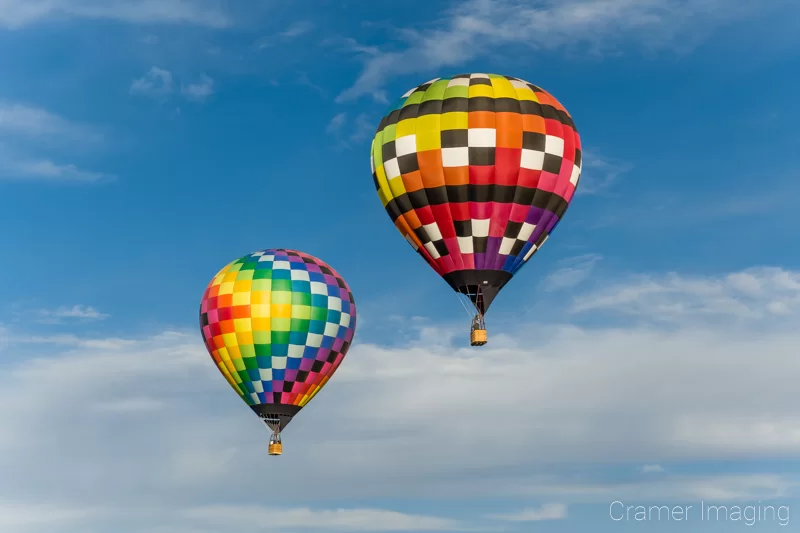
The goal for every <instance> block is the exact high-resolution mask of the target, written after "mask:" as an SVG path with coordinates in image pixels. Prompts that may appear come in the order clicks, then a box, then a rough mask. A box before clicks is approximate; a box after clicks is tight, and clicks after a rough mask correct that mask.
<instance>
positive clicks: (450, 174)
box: [370, 74, 581, 344]
mask: <svg viewBox="0 0 800 533" xmlns="http://www.w3.org/2000/svg"><path fill="white" fill-rule="evenodd" d="M370 162H371V168H372V177H373V180H374V183H375V188H376V189H377V191H378V197H379V198H380V200H381V202H382V203H383V206H384V208H385V209H386V212H387V213H388V214H389V216H390V217H391V219H392V221H393V222H394V224H395V226H396V227H397V229H398V230H399V231H400V233H401V234H402V235H403V237H405V239H406V240H407V241H408V243H409V244H410V245H411V246H412V247H413V248H414V250H416V251H417V253H419V255H421V256H422V258H423V259H424V260H425V261H426V262H427V263H428V264H429V265H430V266H431V268H433V270H434V271H436V273H437V274H439V275H440V276H441V277H443V278H444V280H445V281H446V282H447V283H448V284H449V285H450V286H451V287H452V288H453V289H454V290H455V291H456V292H458V293H462V294H465V295H467V296H468V297H469V299H470V301H471V302H472V304H473V305H474V306H475V308H476V311H477V313H478V314H477V316H476V319H475V321H473V331H474V330H475V329H482V328H483V315H484V314H485V313H486V311H487V310H488V309H489V306H490V305H491V304H492V301H493V300H494V298H495V297H496V296H497V294H498V293H499V292H500V290H501V289H502V288H503V287H504V286H505V285H506V284H507V283H508V282H509V281H510V280H511V278H512V276H514V274H516V273H517V272H518V271H519V270H520V269H521V268H522V267H523V265H525V263H526V262H527V261H528V260H529V259H530V258H531V257H533V255H534V254H535V253H536V252H537V251H538V250H539V249H540V248H541V247H542V245H543V244H544V243H545V241H546V240H547V238H548V236H549V235H550V234H551V233H552V231H553V230H554V229H555V227H556V225H557V224H558V223H559V221H560V220H561V219H562V218H563V217H564V214H565V213H566V211H567V208H568V207H569V204H570V201H571V200H572V197H573V195H574V194H575V189H576V187H577V186H578V180H579V179H580V175H581V142H580V137H579V135H578V132H577V129H576V127H575V123H574V122H573V120H572V117H571V116H570V115H569V113H568V112H567V110H566V109H565V108H564V106H563V105H561V103H559V102H558V100H556V99H555V98H554V97H553V96H552V95H550V94H549V93H547V92H546V91H544V90H543V89H541V88H539V87H537V86H535V85H533V84H531V83H528V82H526V81H523V80H521V79H519V78H514V77H511V76H499V75H495V74H461V75H458V76H453V77H452V78H437V79H434V80H431V81H429V82H427V83H423V84H422V85H420V86H418V87H415V88H414V89H412V90H410V91H408V92H407V93H406V94H404V95H403V97H402V98H401V99H400V100H399V101H398V102H397V104H395V105H394V106H393V107H392V108H391V109H390V110H389V111H388V113H387V114H386V116H385V117H383V119H382V120H381V122H380V125H379V126H378V130H377V132H376V134H375V137H374V139H373V141H372V150H371V154H370ZM484 334H485V330H484ZM473 344H481V342H479V341H478V342H474V343H473ZM483 344H485V341H484V342H483Z"/></svg>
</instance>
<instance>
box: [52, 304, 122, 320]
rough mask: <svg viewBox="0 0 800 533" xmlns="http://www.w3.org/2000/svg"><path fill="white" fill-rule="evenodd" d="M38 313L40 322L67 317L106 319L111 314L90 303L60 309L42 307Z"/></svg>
mask: <svg viewBox="0 0 800 533" xmlns="http://www.w3.org/2000/svg"><path fill="white" fill-rule="evenodd" d="M37 314H38V315H39V316H40V322H49V323H54V322H61V321H63V320H65V319H77V320H105V319H106V318H108V317H109V316H110V315H108V314H106V313H101V312H99V311H98V310H97V309H95V308H94V307H92V306H90V305H73V306H72V307H59V308H58V309H54V310H51V309H40V310H39V311H38V312H37Z"/></svg>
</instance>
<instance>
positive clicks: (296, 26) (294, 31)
mask: <svg viewBox="0 0 800 533" xmlns="http://www.w3.org/2000/svg"><path fill="white" fill-rule="evenodd" d="M313 29H314V23H313V22H310V21H308V20H299V21H297V22H293V23H292V24H290V25H289V27H288V28H286V29H285V30H283V31H282V32H281V35H282V36H283V37H289V38H292V37H299V36H301V35H305V34H306V33H308V32H310V31H311V30H313Z"/></svg>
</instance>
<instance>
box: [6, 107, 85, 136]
mask: <svg viewBox="0 0 800 533" xmlns="http://www.w3.org/2000/svg"><path fill="white" fill-rule="evenodd" d="M0 134H10V135H13V136H20V135H21V136H26V137H33V138H42V137H58V138H59V140H64V139H65V138H66V139H73V140H80V141H92V140H98V139H100V138H101V136H100V135H97V134H96V133H94V132H92V131H90V130H89V129H88V128H86V127H84V126H80V125H78V124H75V123H73V122H71V121H69V120H67V119H65V118H63V117H60V116H58V115H54V114H53V113H50V112H49V111H47V110H45V109H42V108H39V107H32V106H29V105H25V104H21V103H18V102H16V103H15V102H0Z"/></svg>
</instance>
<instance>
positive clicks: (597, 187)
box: [576, 151, 633, 194]
mask: <svg viewBox="0 0 800 533" xmlns="http://www.w3.org/2000/svg"><path fill="white" fill-rule="evenodd" d="M581 165H582V168H581V181H580V183H579V184H578V188H577V189H576V194H602V193H603V192H605V191H607V190H608V188H609V187H611V185H612V184H614V183H615V182H616V181H617V179H618V178H619V177H620V176H621V175H623V174H625V173H627V172H629V171H630V170H631V169H632V168H633V165H632V164H631V163H628V162H627V161H621V160H619V159H615V158H609V157H603V156H601V155H599V154H595V153H594V152H591V151H584V152H583V157H582V159H581Z"/></svg>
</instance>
